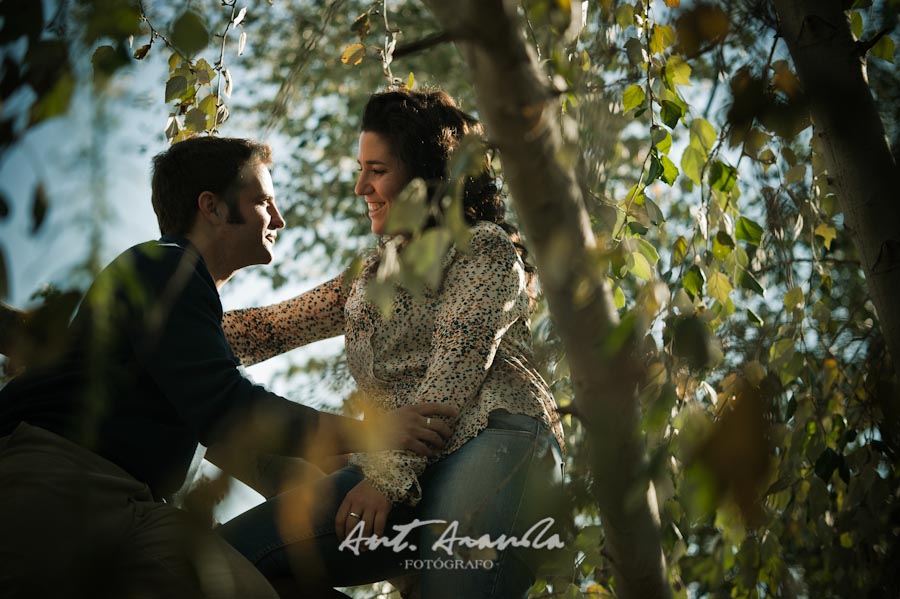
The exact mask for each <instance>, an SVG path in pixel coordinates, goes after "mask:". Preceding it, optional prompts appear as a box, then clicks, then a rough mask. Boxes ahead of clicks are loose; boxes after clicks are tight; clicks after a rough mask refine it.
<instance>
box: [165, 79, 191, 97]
mask: <svg viewBox="0 0 900 599" xmlns="http://www.w3.org/2000/svg"><path fill="white" fill-rule="evenodd" d="M186 92H187V77H183V76H181V75H178V76H176V77H172V78H171V79H169V80H168V81H167V82H166V102H167V103H168V102H171V101H172V100H178V99H180V98H181V97H182V96H183V95H184V94H185V93H186Z"/></svg>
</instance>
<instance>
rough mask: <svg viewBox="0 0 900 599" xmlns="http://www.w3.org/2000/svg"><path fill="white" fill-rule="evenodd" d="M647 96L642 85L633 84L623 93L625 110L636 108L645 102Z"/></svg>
mask: <svg viewBox="0 0 900 599" xmlns="http://www.w3.org/2000/svg"><path fill="white" fill-rule="evenodd" d="M646 97H647V95H646V94H645V93H644V88H642V87H641V86H640V85H631V86H629V87H628V89H626V90H625V93H623V94H622V109H623V110H624V111H625V112H629V111H630V110H634V109H635V108H637V107H638V106H640V105H641V104H643V103H644V99H645V98H646Z"/></svg>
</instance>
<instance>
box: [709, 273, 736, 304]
mask: <svg viewBox="0 0 900 599" xmlns="http://www.w3.org/2000/svg"><path fill="white" fill-rule="evenodd" d="M733 289H734V287H732V286H731V281H729V280H728V276H727V275H725V274H724V273H721V272H718V271H713V272H712V273H710V275H709V276H708V277H707V280H706V293H707V294H708V295H709V297H711V298H713V299H714V300H716V301H717V302H719V303H720V304H723V305H725V304H727V303H728V299H729V296H730V295H731V292H732V290H733Z"/></svg>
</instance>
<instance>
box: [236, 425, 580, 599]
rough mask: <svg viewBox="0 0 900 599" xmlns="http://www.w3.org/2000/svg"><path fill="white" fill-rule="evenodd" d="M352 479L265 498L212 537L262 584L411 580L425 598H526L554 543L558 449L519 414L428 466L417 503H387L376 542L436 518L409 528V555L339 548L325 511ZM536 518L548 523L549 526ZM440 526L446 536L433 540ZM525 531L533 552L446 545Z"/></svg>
mask: <svg viewBox="0 0 900 599" xmlns="http://www.w3.org/2000/svg"><path fill="white" fill-rule="evenodd" d="M362 480H363V475H362V473H361V471H360V470H359V469H357V468H355V467H352V466H351V467H347V468H343V469H341V470H338V471H336V472H334V473H333V474H331V475H329V476H326V477H324V478H322V479H320V480H319V481H317V482H315V483H314V484H311V485H303V486H300V487H297V488H295V489H292V490H289V491H287V492H285V493H282V494H281V495H278V496H277V497H274V498H272V499H269V500H268V501H266V502H265V503H264V504H261V505H259V506H257V507H256V508H254V509H252V510H249V511H248V512H246V513H244V514H241V515H240V516H238V517H237V518H235V519H233V520H231V521H230V522H228V523H226V524H225V525H223V526H222V527H220V529H219V530H220V533H221V534H222V535H223V536H224V538H225V539H226V540H227V541H228V542H230V543H231V544H232V545H233V546H234V547H235V548H236V549H237V550H238V551H240V552H241V553H242V554H243V555H244V556H246V557H247V558H248V559H249V560H250V561H251V562H253V563H254V564H255V565H256V566H257V567H258V568H259V569H260V571H262V573H263V574H264V575H265V576H266V577H267V578H269V579H271V580H279V579H284V578H285V577H291V578H293V580H294V581H296V583H297V585H298V586H299V588H300V589H307V588H325V587H335V586H354V585H359V584H366V583H371V582H375V581H379V580H385V579H388V578H395V577H399V576H404V575H408V574H419V575H420V577H419V579H418V581H417V584H420V585H421V596H422V597H424V598H425V599H442V598H444V597H447V598H458V597H467V598H469V597H471V598H479V597H503V598H514V597H526V596H527V594H528V589H529V588H530V586H531V585H532V584H533V582H534V571H535V569H536V567H537V565H538V564H539V563H540V561H542V560H543V559H546V558H548V557H550V556H551V555H552V551H553V549H552V546H551V547H548V546H547V541H548V540H550V538H551V537H552V535H553V534H559V535H560V536H559V538H560V539H561V538H562V529H563V527H562V526H561V522H560V519H559V518H560V513H561V511H560V508H561V483H562V471H561V456H560V451H559V447H558V445H557V443H556V439H555V438H554V437H553V435H552V434H550V432H549V431H548V429H547V427H546V426H545V425H544V424H543V423H542V422H540V421H538V420H536V419H534V418H531V417H528V416H523V415H519V414H510V413H508V412H506V411H505V410H498V411H495V412H493V413H492V414H491V417H490V421H489V425H488V428H487V429H485V430H484V431H482V432H481V433H480V434H479V435H478V436H477V437H475V438H474V439H472V440H470V441H468V442H467V443H466V444H465V445H463V446H462V447H461V448H459V449H458V450H457V451H455V452H453V453H452V454H450V455H449V456H447V457H446V458H444V459H442V460H440V461H438V462H436V463H434V464H432V465H430V466H429V467H428V469H427V470H426V472H425V474H424V475H423V476H422V478H421V479H420V484H421V486H422V500H421V502H420V503H419V505H418V506H416V507H415V508H409V507H406V506H395V507H394V509H393V510H392V511H391V514H390V516H389V518H388V522H387V527H386V529H385V533H384V536H385V537H395V536H396V533H395V532H394V531H393V529H392V526H393V525H398V524H399V525H402V524H407V523H410V522H413V521H414V519H416V518H418V519H419V520H420V521H426V520H443V521H445V522H446V524H434V525H427V526H420V527H417V528H415V529H414V530H413V531H412V533H411V534H410V536H409V542H410V544H411V546H415V547H416V548H417V549H416V550H413V549H412V547H408V548H406V549H405V550H403V551H401V552H395V551H394V549H393V548H387V547H379V548H378V549H375V550H369V551H365V552H362V553H361V554H360V555H358V556H357V555H355V554H354V553H353V552H352V551H351V550H350V549H348V548H346V547H345V548H344V549H343V550H341V549H340V548H339V547H340V544H341V540H340V539H338V538H337V536H336V534H335V530H334V520H335V515H336V513H337V510H338V507H339V506H340V505H341V502H342V501H343V498H344V496H345V495H346V494H347V493H348V492H349V491H350V490H351V489H352V488H353V487H354V486H356V485H357V484H358V483H359V482H361V481H362ZM545 518H553V519H554V522H553V523H552V525H551V524H550V523H549V522H548V521H546V520H544V519H545ZM542 520H544V524H543V525H541V526H539V527H535V525H536V524H538V523H539V522H541V521H542ZM454 522H456V523H457V524H456V528H455V529H453V528H452V527H453V523H454ZM447 527H451V530H450V531H447V534H445V536H444V538H443V540H444V541H445V542H443V543H440V542H439V541H440V539H441V535H442V533H444V532H445V530H446V528H447ZM533 527H535V529H534V530H532V532H531V533H530V534H529V539H530V540H531V541H533V542H537V543H538V544H543V546H542V547H540V548H534V547H531V548H527V547H525V546H522V547H514V546H512V545H510V546H508V547H507V548H506V549H505V550H499V548H494V549H491V548H485V549H479V548H468V547H465V546H464V544H463V543H462V542H456V543H454V542H452V541H451V542H446V541H447V540H448V537H449V536H452V537H455V538H457V539H458V538H460V537H471V538H473V539H479V538H481V537H483V536H484V535H488V536H489V538H490V539H491V540H492V541H495V542H496V541H498V540H502V535H506V537H507V538H508V537H510V536H516V537H518V538H519V539H523V538H524V536H525V534H526V532H527V531H528V530H529V529H530V528H533ZM547 528H549V530H547V531H546V532H544V533H543V534H540V535H538V532H539V530H545V529H547ZM450 533H452V535H451V534H450ZM523 545H524V544H523ZM557 547H558V546H557ZM447 549H451V553H450V554H448V553H447V551H446V550H447Z"/></svg>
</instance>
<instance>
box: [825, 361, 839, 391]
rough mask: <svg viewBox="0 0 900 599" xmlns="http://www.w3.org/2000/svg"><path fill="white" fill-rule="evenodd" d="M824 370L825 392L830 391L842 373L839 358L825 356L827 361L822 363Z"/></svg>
mask: <svg viewBox="0 0 900 599" xmlns="http://www.w3.org/2000/svg"><path fill="white" fill-rule="evenodd" d="M822 370H823V371H824V373H825V393H828V392H829V391H831V388H832V387H834V384H835V383H836V382H837V380H838V375H839V374H840V371H839V369H838V363H837V360H835V359H834V358H825V361H824V362H823V363H822Z"/></svg>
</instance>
